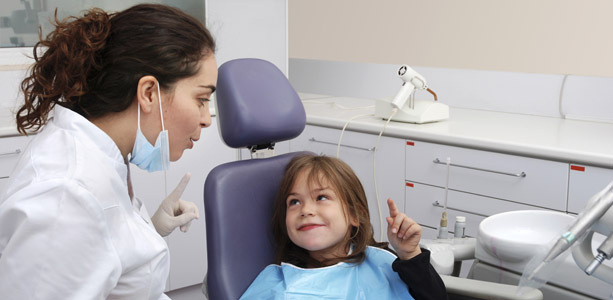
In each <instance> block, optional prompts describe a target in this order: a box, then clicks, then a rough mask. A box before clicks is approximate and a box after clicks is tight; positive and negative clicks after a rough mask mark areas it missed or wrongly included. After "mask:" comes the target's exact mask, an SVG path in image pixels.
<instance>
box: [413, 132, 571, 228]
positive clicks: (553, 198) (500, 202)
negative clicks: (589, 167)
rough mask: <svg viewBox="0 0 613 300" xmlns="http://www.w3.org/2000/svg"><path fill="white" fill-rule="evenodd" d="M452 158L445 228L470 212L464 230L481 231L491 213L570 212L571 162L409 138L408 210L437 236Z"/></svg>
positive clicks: (451, 225)
mask: <svg viewBox="0 0 613 300" xmlns="http://www.w3.org/2000/svg"><path fill="white" fill-rule="evenodd" d="M448 157H449V158H450V159H451V161H450V163H451V164H450V165H449V184H448V195H447V199H446V200H447V220H448V223H447V228H448V230H449V231H450V232H451V231H453V228H454V223H455V217H456V216H465V217H466V234H467V235H469V236H477V233H478V230H479V223H480V222H481V221H482V220H483V219H485V218H486V217H488V216H491V215H494V214H497V213H502V212H505V211H513V210H533V209H555V210H559V211H566V198H567V197H566V191H567V182H568V179H567V178H568V164H565V163H560V162H553V161H547V160H541V159H534V158H528V157H522V156H515V155H508V154H501V153H495V152H489V151H482V150H474V149H467V148H460V147H453V146H447V145H440V144H433V143H427V142H420V141H407V143H406V180H407V182H406V203H405V213H406V214H407V215H409V216H411V217H413V218H414V219H415V220H416V221H417V222H418V223H420V224H421V225H422V226H424V227H426V228H429V229H434V230H424V237H425V238H435V237H436V229H437V228H438V227H439V224H440V219H441V215H442V212H443V206H444V204H445V185H446V180H447V171H448V170H447V168H448V166H447V164H446V161H447V158H448Z"/></svg>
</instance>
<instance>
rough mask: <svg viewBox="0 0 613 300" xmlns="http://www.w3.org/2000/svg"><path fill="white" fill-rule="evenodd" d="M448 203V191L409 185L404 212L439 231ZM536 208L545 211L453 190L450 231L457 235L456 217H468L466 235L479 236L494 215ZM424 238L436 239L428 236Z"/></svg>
mask: <svg viewBox="0 0 613 300" xmlns="http://www.w3.org/2000/svg"><path fill="white" fill-rule="evenodd" d="M444 204H445V189H444V188H440V187H436V186H432V185H427V184H422V183H415V182H407V183H406V202H405V210H404V212H405V214H407V216H409V217H411V218H413V219H414V220H415V221H416V222H417V223H419V224H420V225H422V227H425V228H431V229H436V230H438V228H439V226H440V220H441V216H442V214H443V211H444V209H443V207H444ZM535 209H536V210H541V209H543V208H540V207H536V206H530V205H525V204H520V203H515V202H511V201H505V200H500V199H495V198H490V197H484V196H479V195H475V194H470V193H464V192H460V191H456V190H449V191H448V195H447V230H448V231H449V232H451V233H450V236H453V233H452V232H453V230H454V225H455V217H456V216H464V217H466V231H465V234H466V235H468V236H472V237H476V236H477V235H478V232H479V224H480V223H481V221H483V220H484V219H485V218H487V217H489V216H491V215H495V214H498V213H502V212H506V211H514V210H535ZM436 232H438V231H436ZM429 233H431V231H430V232H429ZM435 237H436V235H435V236H434V238H435ZM424 238H433V237H426V236H424Z"/></svg>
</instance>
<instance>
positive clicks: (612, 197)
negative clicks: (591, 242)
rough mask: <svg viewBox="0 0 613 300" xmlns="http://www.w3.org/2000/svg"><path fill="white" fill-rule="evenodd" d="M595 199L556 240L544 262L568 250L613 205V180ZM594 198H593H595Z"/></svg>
mask: <svg viewBox="0 0 613 300" xmlns="http://www.w3.org/2000/svg"><path fill="white" fill-rule="evenodd" d="M594 198H595V200H593V201H590V203H591V204H589V206H588V207H587V208H586V209H585V210H584V211H583V213H582V214H580V215H579V216H578V217H577V218H576V219H575V221H574V222H573V224H572V225H571V226H570V227H569V228H568V231H567V232H565V233H564V234H562V236H561V237H560V238H559V239H558V240H557V241H556V243H555V245H554V246H553V247H552V248H551V250H550V251H549V253H548V254H547V256H546V257H545V260H544V262H545V263H547V262H550V261H552V260H554V259H555V258H556V257H558V255H560V254H562V252H564V251H566V249H568V248H569V247H570V246H571V245H572V244H573V243H574V242H575V241H576V240H577V238H579V237H581V236H582V235H583V234H584V233H586V232H587V231H588V230H589V229H590V227H591V226H592V225H593V224H594V223H596V222H597V221H598V220H599V219H600V218H601V217H602V216H603V215H604V214H605V213H606V212H607V210H609V208H610V207H611V206H612V205H613V182H611V183H609V185H608V186H607V187H606V188H604V189H603V190H602V191H600V192H599V193H598V194H596V195H594ZM594 198H592V199H594Z"/></svg>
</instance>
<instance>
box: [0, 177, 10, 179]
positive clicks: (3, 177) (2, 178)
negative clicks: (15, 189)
mask: <svg viewBox="0 0 613 300" xmlns="http://www.w3.org/2000/svg"><path fill="white" fill-rule="evenodd" d="M7 178H9V177H8V176H2V177H0V179H7Z"/></svg>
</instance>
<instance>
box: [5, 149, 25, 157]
mask: <svg viewBox="0 0 613 300" xmlns="http://www.w3.org/2000/svg"><path fill="white" fill-rule="evenodd" d="M19 153H21V149H19V148H18V149H17V150H15V151H13V152H6V153H0V156H3V155H17V154H19Z"/></svg>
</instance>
